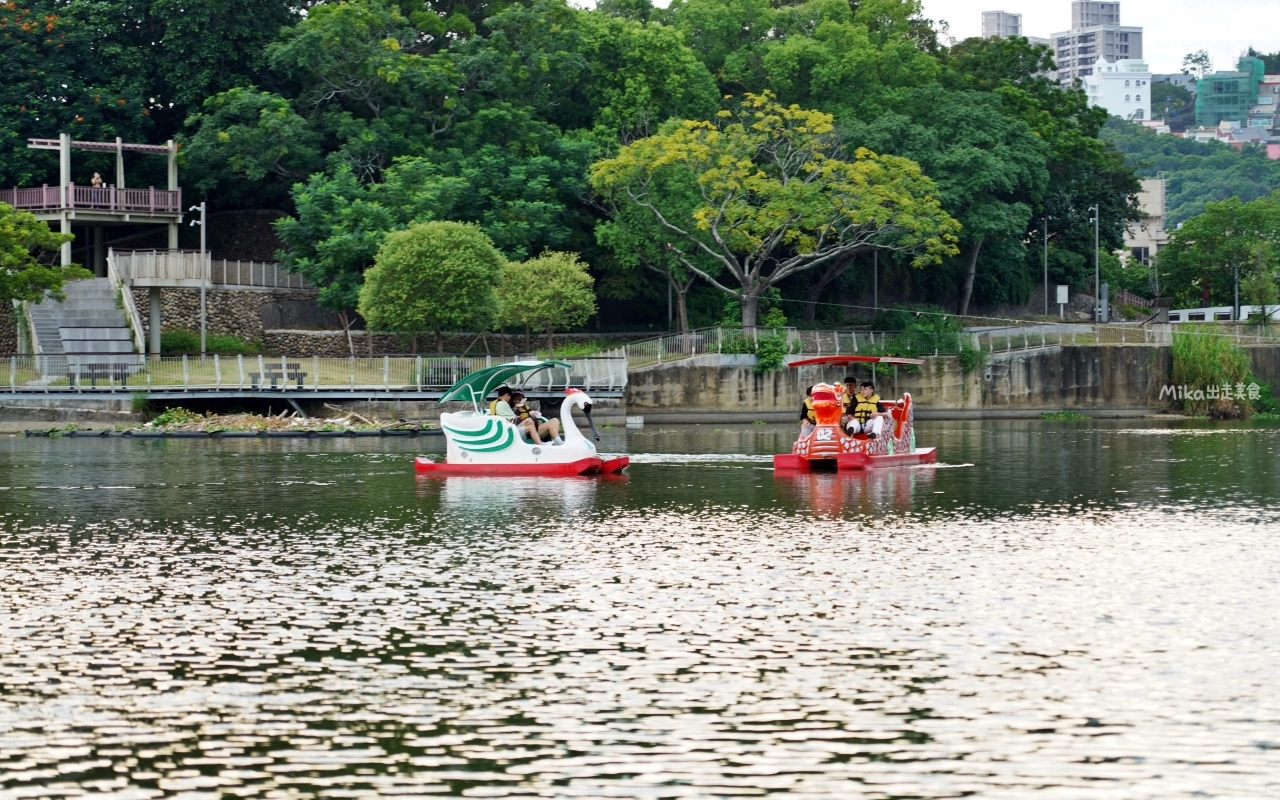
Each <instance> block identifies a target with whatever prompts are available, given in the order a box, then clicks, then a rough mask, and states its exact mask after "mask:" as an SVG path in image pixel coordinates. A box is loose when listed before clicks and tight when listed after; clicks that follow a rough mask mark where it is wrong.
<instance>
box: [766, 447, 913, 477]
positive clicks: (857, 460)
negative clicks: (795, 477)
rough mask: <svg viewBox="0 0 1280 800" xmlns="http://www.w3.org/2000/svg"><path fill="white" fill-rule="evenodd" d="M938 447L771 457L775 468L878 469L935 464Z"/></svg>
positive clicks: (801, 469)
mask: <svg viewBox="0 0 1280 800" xmlns="http://www.w3.org/2000/svg"><path fill="white" fill-rule="evenodd" d="M937 461H938V449H937V448H936V447H921V448H920V449H918V450H916V451H915V452H914V453H894V454H893V455H878V456H869V455H867V454H865V453H841V454H840V455H838V456H836V457H835V458H806V457H805V456H797V455H793V454H791V453H786V454H782V455H776V456H774V457H773V468H774V469H775V470H793V471H801V472H814V471H818V470H829V471H833V470H849V469H880V468H884V467H909V466H913V465H915V464H936V463H937Z"/></svg>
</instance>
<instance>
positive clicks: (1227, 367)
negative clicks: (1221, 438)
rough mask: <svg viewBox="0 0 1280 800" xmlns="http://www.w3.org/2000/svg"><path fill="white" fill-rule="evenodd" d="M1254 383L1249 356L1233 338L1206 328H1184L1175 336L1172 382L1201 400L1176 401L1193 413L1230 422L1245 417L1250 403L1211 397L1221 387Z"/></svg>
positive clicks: (1185, 409)
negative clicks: (1196, 395)
mask: <svg viewBox="0 0 1280 800" xmlns="http://www.w3.org/2000/svg"><path fill="white" fill-rule="evenodd" d="M1251 382H1253V376H1252V374H1251V370H1250V365H1249V357H1248V356H1247V355H1246V354H1245V352H1244V350H1242V349H1240V347H1239V346H1237V345H1236V343H1235V342H1233V341H1232V340H1231V339H1230V338H1228V337H1226V336H1222V335H1220V334H1216V333H1214V332H1213V331H1212V330H1211V329H1209V328H1206V327H1204V326H1200V325H1196V326H1182V327H1180V328H1179V329H1178V330H1177V331H1175V332H1174V334H1173V383H1174V385H1175V386H1185V387H1186V389H1187V393H1188V394H1192V393H1197V392H1198V393H1199V395H1198V396H1199V399H1195V398H1192V397H1187V398H1184V399H1179V400H1175V401H1174V402H1175V403H1179V404H1181V406H1182V408H1183V410H1184V411H1186V412H1187V413H1190V414H1208V415H1209V416H1210V417H1215V418H1221V419H1227V418H1233V417H1239V416H1243V415H1245V414H1247V413H1249V411H1250V410H1251V404H1250V401H1249V400H1248V399H1247V398H1246V399H1244V400H1240V399H1236V398H1230V399H1223V398H1220V397H1219V398H1210V397H1208V396H1207V395H1208V394H1210V391H1211V390H1212V393H1213V394H1215V395H1216V394H1217V389H1218V387H1220V386H1224V385H1231V386H1235V385H1236V384H1248V383H1251Z"/></svg>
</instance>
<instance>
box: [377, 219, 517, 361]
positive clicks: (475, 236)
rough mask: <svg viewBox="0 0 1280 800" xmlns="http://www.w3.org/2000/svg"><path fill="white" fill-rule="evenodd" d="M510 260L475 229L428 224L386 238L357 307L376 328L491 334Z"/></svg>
mask: <svg viewBox="0 0 1280 800" xmlns="http://www.w3.org/2000/svg"><path fill="white" fill-rule="evenodd" d="M505 262H506V259H504V258H503V257H502V254H501V253H499V252H498V250H497V248H495V247H494V246H493V242H492V241H490V239H489V237H487V236H485V235H484V232H483V231H481V230H480V229H479V228H478V227H477V226H475V225H467V224H463V223H460V222H425V223H421V224H418V225H414V226H412V227H410V228H407V229H405V230H402V231H395V232H394V233H390V234H388V235H387V237H386V239H385V240H384V241H383V243H382V246H381V247H380V248H378V254H377V256H376V257H375V259H374V264H373V266H372V267H371V268H370V269H369V270H368V272H366V273H365V276H364V277H365V281H364V286H363V287H362V288H361V289H360V299H359V301H358V304H357V308H358V309H359V311H360V315H361V316H363V317H364V318H365V319H366V320H367V321H368V322H369V324H370V325H371V326H373V327H374V328H375V329H377V330H383V331H399V332H402V333H410V334H413V333H417V332H419V331H434V332H435V334H436V345H437V349H440V348H441V347H442V346H443V339H442V338H441V337H440V332H441V331H456V330H472V331H475V330H478V331H483V330H488V329H489V328H490V327H491V326H492V325H493V324H494V322H496V321H497V317H498V297H497V292H496V291H495V289H496V287H497V286H498V281H499V279H500V278H501V276H502V269H503V266H504V265H505Z"/></svg>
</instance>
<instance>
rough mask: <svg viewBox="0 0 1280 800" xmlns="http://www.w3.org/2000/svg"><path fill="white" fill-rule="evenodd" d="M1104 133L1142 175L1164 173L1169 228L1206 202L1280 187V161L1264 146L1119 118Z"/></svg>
mask: <svg viewBox="0 0 1280 800" xmlns="http://www.w3.org/2000/svg"><path fill="white" fill-rule="evenodd" d="M1157 85H1158V84H1157ZM1152 88H1155V85H1153V86H1152ZM1102 135H1103V136H1104V138H1106V139H1107V140H1108V141H1109V142H1112V143H1113V144H1114V145H1115V146H1116V147H1117V148H1118V149H1119V150H1120V151H1121V152H1122V153H1124V155H1125V159H1126V161H1127V163H1128V164H1129V165H1130V167H1131V168H1132V169H1134V170H1136V171H1137V174H1138V175H1141V176H1142V177H1144V178H1154V177H1156V175H1157V174H1158V173H1163V175H1162V177H1163V178H1164V179H1165V182H1166V185H1165V211H1166V216H1165V222H1164V224H1165V229H1166V230H1173V229H1174V228H1176V227H1177V225H1178V223H1179V222H1183V221H1185V220H1188V219H1190V218H1191V217H1194V216H1196V215H1197V214H1201V213H1203V212H1204V210H1205V205H1206V204H1207V203H1212V202H1216V201H1222V200H1227V199H1230V198H1232V197H1236V198H1239V199H1240V200H1241V201H1243V202H1246V203H1247V202H1249V201H1251V200H1256V199H1258V198H1260V197H1267V196H1268V195H1270V194H1271V193H1272V192H1275V191H1277V190H1280V161H1273V160H1270V159H1268V158H1267V154H1266V151H1264V150H1263V149H1262V148H1260V147H1255V146H1251V145H1246V146H1245V147H1243V148H1242V149H1240V150H1237V149H1235V148H1234V147H1230V146H1228V145H1225V144H1223V143H1221V142H1197V141H1195V140H1194V139H1183V138H1182V137H1180V136H1160V135H1158V134H1156V133H1155V132H1154V131H1151V130H1148V129H1146V128H1143V127H1141V126H1140V125H1131V124H1127V123H1124V122H1121V121H1120V120H1112V121H1111V122H1110V123H1108V125H1107V127H1106V129H1105V130H1104V131H1103V132H1102Z"/></svg>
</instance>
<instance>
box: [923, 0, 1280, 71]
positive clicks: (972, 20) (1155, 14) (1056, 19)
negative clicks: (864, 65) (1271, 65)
mask: <svg viewBox="0 0 1280 800" xmlns="http://www.w3.org/2000/svg"><path fill="white" fill-rule="evenodd" d="M983 11H1009V12H1011V13H1014V14H1021V15H1022V32H1023V35H1025V36H1040V37H1044V38H1048V36H1049V34H1051V33H1057V32H1059V31H1065V30H1067V29H1068V28H1070V27H1071V0H1048V1H1047V2H1046V1H1045V0H991V2H987V0H924V12H925V16H926V17H928V18H929V19H932V20H935V21H936V20H946V21H947V22H948V23H950V25H951V35H952V36H954V37H955V38H956V39H965V38H968V37H970V36H977V35H979V34H980V33H981V31H982V12H983ZM1120 24H1122V25H1137V26H1139V27H1141V28H1142V29H1143V30H1142V35H1143V44H1142V47H1143V56H1144V58H1145V59H1146V61H1147V63H1148V64H1149V65H1150V66H1151V71H1152V72H1157V73H1159V72H1179V71H1180V70H1181V64H1182V57H1183V56H1184V55H1186V54H1187V53H1190V52H1193V51H1196V50H1208V51H1209V55H1211V56H1212V57H1213V65H1214V68H1215V69H1234V68H1235V63H1236V60H1237V59H1238V58H1239V57H1240V54H1241V52H1243V51H1244V49H1245V48H1247V47H1249V46H1250V45H1252V46H1253V48H1254V49H1255V50H1258V51H1259V52H1263V53H1273V52H1276V51H1280V0H1225V2H1212V1H1211V0H1121V2H1120Z"/></svg>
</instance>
